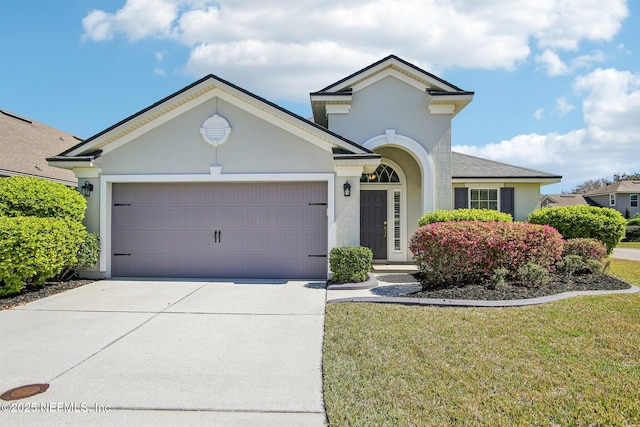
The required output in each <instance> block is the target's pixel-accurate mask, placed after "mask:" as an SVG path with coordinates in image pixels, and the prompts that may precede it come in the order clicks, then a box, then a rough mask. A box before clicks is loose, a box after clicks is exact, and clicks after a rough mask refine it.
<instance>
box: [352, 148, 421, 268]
mask: <svg viewBox="0 0 640 427" xmlns="http://www.w3.org/2000/svg"><path fill="white" fill-rule="evenodd" d="M380 164H383V165H388V166H390V167H392V168H393V169H394V170H395V171H396V173H397V174H398V178H399V180H400V182H389V183H382V182H361V183H360V191H367V190H386V191H387V261H390V262H405V261H408V258H407V254H408V248H407V244H408V239H407V222H408V217H409V216H408V212H407V190H406V186H407V178H406V176H405V174H404V171H403V170H402V168H401V167H400V165H398V164H397V163H396V162H394V161H393V160H389V159H387V158H383V159H382V160H381V161H380ZM395 191H399V192H400V250H399V251H396V250H395V247H394V242H393V239H394V237H393V218H394V212H393V207H394V206H393V204H394V200H393V193H394V192H395ZM389 225H391V226H392V227H391V228H390V227H389ZM390 230H391V231H390Z"/></svg>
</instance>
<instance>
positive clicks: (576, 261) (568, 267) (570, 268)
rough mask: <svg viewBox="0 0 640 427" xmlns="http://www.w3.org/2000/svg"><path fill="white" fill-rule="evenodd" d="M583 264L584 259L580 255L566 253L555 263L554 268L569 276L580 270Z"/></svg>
mask: <svg viewBox="0 0 640 427" xmlns="http://www.w3.org/2000/svg"><path fill="white" fill-rule="evenodd" d="M585 265H586V264H585V261H584V260H583V259H582V257H581V256H580V255H567V256H563V257H562V259H561V260H560V261H558V262H557V263H556V268H557V271H558V273H560V274H562V275H563V276H565V277H567V278H569V277H571V276H573V275H575V274H576V273H577V272H578V271H580V270H582V269H583V268H584V267H585Z"/></svg>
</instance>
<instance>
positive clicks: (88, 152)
mask: <svg viewBox="0 0 640 427" xmlns="http://www.w3.org/2000/svg"><path fill="white" fill-rule="evenodd" d="M215 96H221V97H227V98H231V97H233V98H235V99H239V100H242V101H244V102H245V104H247V105H249V104H251V105H253V106H255V107H256V108H255V111H259V112H260V113H261V114H263V115H264V116H265V117H269V118H272V119H275V120H280V121H281V123H286V124H288V125H289V126H291V128H292V129H293V128H295V129H296V130H297V131H298V130H302V133H303V134H305V135H307V136H308V137H309V138H312V137H315V138H318V139H321V140H323V141H324V142H326V143H328V144H330V145H332V146H333V147H338V148H341V149H342V150H345V151H347V152H348V153H351V154H352V155H356V156H357V155H360V154H363V155H375V154H374V153H373V152H371V151H370V150H368V149H366V148H364V147H362V146H360V145H359V144H357V143H355V142H353V141H350V140H348V139H347V138H344V137H342V136H340V135H338V134H336V133H334V132H331V131H329V130H328V129H326V128H324V127H322V126H320V125H318V124H316V123H313V122H311V121H309V120H307V119H305V118H303V117H301V116H299V115H297V114H295V113H293V112H291V111H289V110H287V109H285V108H283V107H280V106H279V105H276V104H274V103H272V102H270V101H267V100H266V99H264V98H261V97H259V96H257V95H255V94H253V93H251V92H249V91H247V90H245V89H242V88H240V87H239V86H236V85H234V84H233V83H230V82H228V81H226V80H224V79H221V78H220V77H217V76H215V75H213V74H209V75H207V76H205V77H203V78H201V79H200V80H198V81H196V82H194V83H192V84H190V85H189V86H186V87H184V88H183V89H180V90H179V91H177V92H175V93H173V94H171V95H169V96H167V97H165V98H163V99H161V100H160V101H158V102H156V103H154V104H152V105H150V106H149V107H147V108H145V109H143V110H141V111H139V112H137V113H135V114H133V115H131V116H129V117H127V118H125V119H124V120H122V121H120V122H118V123H116V124H115V125H113V126H111V127H109V128H107V129H105V130H103V131H102V132H99V133H97V134H96V135H94V136H92V137H90V138H88V139H86V140H84V141H82V142H81V143H79V144H77V145H75V146H73V147H71V148H69V149H67V150H65V151H63V152H62V153H60V154H59V155H57V156H53V157H50V158H49V159H48V160H49V161H51V162H54V163H55V162H60V164H62V163H63V162H66V161H69V160H74V159H78V160H87V161H90V160H93V159H95V158H97V157H98V156H99V155H100V154H101V152H102V150H105V149H107V147H108V146H109V145H110V144H112V143H114V142H115V141H117V140H123V139H126V138H133V136H132V135H136V134H138V133H140V132H143V131H144V129H146V128H148V127H150V126H153V123H154V121H157V119H170V118H171V117H173V116H174V115H177V114H180V113H181V112H182V111H185V109H188V108H189V107H188V104H189V103H191V102H204V101H206V100H208V99H210V98H213V97H215ZM199 99H200V100H199Z"/></svg>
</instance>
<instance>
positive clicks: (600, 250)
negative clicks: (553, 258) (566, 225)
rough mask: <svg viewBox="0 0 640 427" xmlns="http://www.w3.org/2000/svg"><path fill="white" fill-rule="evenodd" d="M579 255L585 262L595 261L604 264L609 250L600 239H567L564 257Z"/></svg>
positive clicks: (563, 251) (563, 252)
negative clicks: (603, 261)
mask: <svg viewBox="0 0 640 427" xmlns="http://www.w3.org/2000/svg"><path fill="white" fill-rule="evenodd" d="M567 255H578V256H579V257H581V258H582V261H583V262H587V261H589V260H595V261H598V262H602V260H604V259H605V258H606V257H607V248H606V247H605V245H604V243H602V242H601V241H600V240H598V239H585V238H580V239H567V240H565V242H564V249H563V250H562V256H567Z"/></svg>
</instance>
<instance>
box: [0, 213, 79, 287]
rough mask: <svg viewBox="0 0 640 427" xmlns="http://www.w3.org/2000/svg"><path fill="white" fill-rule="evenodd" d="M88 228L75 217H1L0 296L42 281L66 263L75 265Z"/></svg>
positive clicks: (58, 270)
mask: <svg viewBox="0 0 640 427" xmlns="http://www.w3.org/2000/svg"><path fill="white" fill-rule="evenodd" d="M86 236H87V232H86V230H85V228H84V226H83V225H82V224H81V223H79V222H77V221H69V220H64V219H59V218H37V217H17V218H6V217H0V296H6V295H11V294H15V293H18V292H20V290H21V289H22V288H23V287H24V286H25V285H26V284H27V283H35V284H37V285H42V284H43V283H44V282H45V280H47V279H49V278H51V277H54V276H55V275H57V274H59V273H60V272H61V271H62V269H63V268H64V267H65V266H69V265H75V264H76V263H77V261H78V259H77V254H78V248H79V247H80V245H81V244H82V243H83V242H85V241H86Z"/></svg>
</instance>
